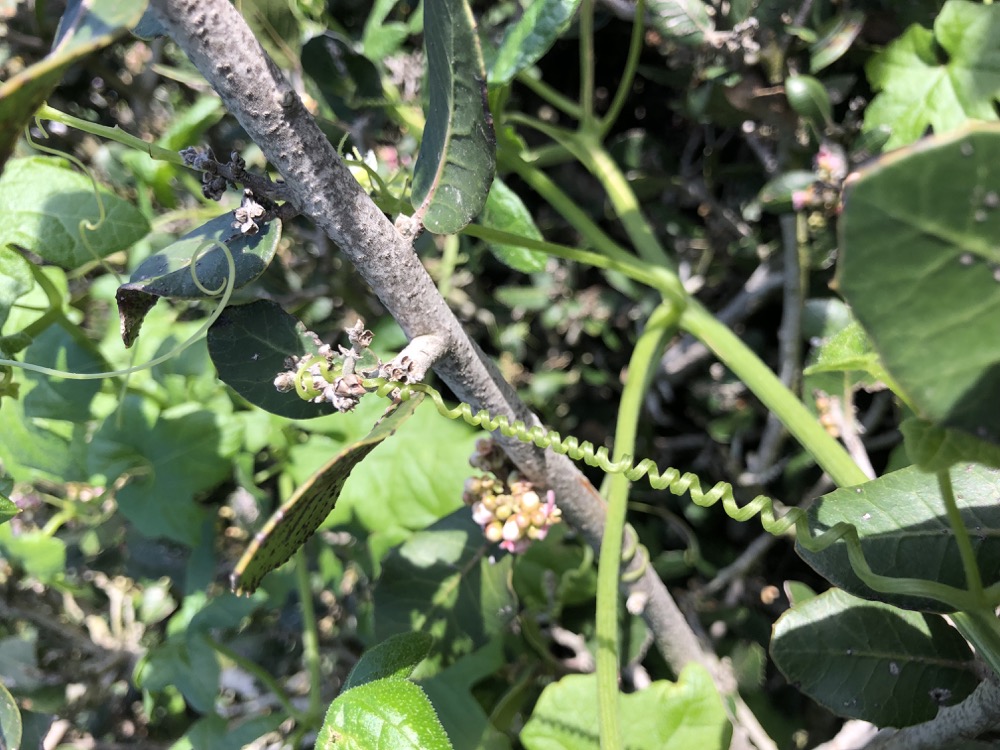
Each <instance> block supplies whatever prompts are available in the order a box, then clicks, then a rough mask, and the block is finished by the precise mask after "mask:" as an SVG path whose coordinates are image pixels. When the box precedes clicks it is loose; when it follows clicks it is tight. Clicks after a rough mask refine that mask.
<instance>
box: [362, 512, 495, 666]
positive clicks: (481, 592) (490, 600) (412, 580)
mask: <svg viewBox="0 0 1000 750" xmlns="http://www.w3.org/2000/svg"><path fill="white" fill-rule="evenodd" d="M491 547H492V545H491V544H490V543H489V542H487V541H486V540H485V539H484V538H483V536H482V531H481V529H480V528H479V526H477V525H476V524H475V523H474V522H473V520H472V516H471V513H470V512H469V510H468V509H464V508H463V509H462V510H459V511H457V512H456V513H453V514H452V515H450V516H448V517H447V518H445V519H443V520H441V521H439V522H438V523H436V524H434V525H433V526H431V527H430V528H428V529H427V530H426V531H419V532H417V533H415V534H414V535H413V536H412V537H410V539H408V540H407V541H406V542H404V543H403V544H402V545H400V546H399V547H398V548H396V549H394V550H393V551H392V552H391V553H390V554H389V555H388V557H386V559H385V561H384V562H383V566H382V576H381V579H380V582H379V585H378V587H377V588H376V589H375V632H376V634H377V636H378V637H379V638H386V637H388V636H389V635H394V634H396V633H408V632H411V631H423V632H427V633H432V634H433V635H434V637H435V639H436V641H437V643H438V644H439V646H440V648H442V649H446V651H444V652H442V653H441V654H436V655H435V656H436V659H437V662H439V663H444V664H447V663H449V662H451V661H453V660H454V659H456V658H458V657H459V656H462V655H464V654H467V653H471V652H472V651H474V650H475V649H477V648H479V647H480V646H482V645H483V644H485V643H486V642H487V641H489V640H490V638H492V637H493V636H495V635H498V634H500V633H501V632H503V631H504V629H505V628H506V627H507V623H508V622H509V621H510V619H511V618H512V617H514V614H515V599H514V596H513V593H512V592H511V590H510V584H509V579H510V569H511V556H510V555H507V556H504V557H501V558H500V559H499V560H497V561H496V562H490V559H489V557H490V556H489V555H488V554H486V552H487V550H488V549H490V548H491Z"/></svg>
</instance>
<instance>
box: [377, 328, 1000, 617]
mask: <svg viewBox="0 0 1000 750" xmlns="http://www.w3.org/2000/svg"><path fill="white" fill-rule="evenodd" d="M684 315H686V312H685V313H683V314H682V316H681V322H682V323H683V320H684ZM705 315H708V313H707V312H706V313H705ZM709 318H711V316H710V315H709ZM718 325H719V326H721V327H722V328H725V326H722V324H721V323H718ZM726 330H727V331H728V329H726ZM729 335H730V336H732V335H733V334H732V333H730V334H729ZM747 354H748V355H749V356H750V357H751V358H752V359H754V360H755V361H756V358H755V357H753V354H752V353H750V352H749V350H748V351H747ZM757 366H758V367H759V368H760V369H761V370H763V371H765V372H767V373H768V374H769V375H770V377H771V378H774V374H773V373H771V372H770V370H768V369H767V367H766V366H765V365H764V364H763V363H760V362H759V361H757ZM774 379H775V380H776V378H774ZM363 383H364V385H365V387H366V388H369V389H372V390H374V391H375V392H376V393H377V394H378V395H379V396H382V397H389V396H391V395H392V394H393V392H394V391H398V393H399V397H400V398H402V399H404V400H405V399H407V398H409V397H410V395H411V394H412V393H423V394H425V395H427V396H428V397H429V398H430V399H431V402H432V403H433V404H434V406H435V407H436V408H437V410H438V412H439V413H440V414H441V415H442V416H444V417H447V418H448V419H462V420H464V421H465V422H467V423H468V424H470V425H472V426H473V427H481V428H482V429H484V430H488V431H490V432H495V431H497V430H499V431H500V433H501V434H502V435H504V437H514V438H516V439H518V440H520V441H522V442H525V443H534V444H535V445H536V446H538V447H539V448H548V449H551V450H552V451H554V452H555V453H558V454H560V455H565V456H569V457H570V458H572V459H573V460H576V461H583V462H584V463H586V464H587V465H588V466H593V467H596V468H599V469H601V470H602V471H603V472H605V473H607V474H623V475H624V476H625V478H626V479H628V480H629V481H631V482H636V481H639V480H640V479H642V478H643V477H645V478H646V481H647V482H648V483H649V485H650V486H651V487H652V488H653V489H657V490H669V491H670V492H671V493H673V494H674V495H685V494H688V495H690V498H691V501H692V502H693V503H695V504H696V505H698V506H700V507H702V508H710V507H712V506H713V505H716V504H717V503H719V502H721V503H722V508H723V510H724V511H725V513H726V515H728V516H729V517H730V518H732V519H733V520H734V521H738V522H740V523H743V522H745V521H748V520H750V519H751V518H754V517H755V516H760V523H761V526H762V527H763V528H764V530H765V531H767V532H768V533H770V534H774V535H781V534H785V533H786V532H788V531H790V530H791V529H792V528H794V529H795V532H796V541H797V542H798V543H799V544H800V545H802V547H803V548H804V549H807V550H809V551H810V552H822V551H824V550H826V549H828V548H829V547H830V546H832V545H833V544H835V543H836V542H838V541H841V540H843V542H844V544H845V545H846V548H847V556H848V560H849V562H850V564H851V568H852V569H853V570H854V572H855V573H856V574H857V576H858V578H860V579H861V580H862V582H863V583H864V584H865V585H866V586H868V587H869V588H871V589H873V590H874V591H878V592H882V593H886V594H899V595H904V596H919V597H925V598H928V599H936V600H937V601H939V602H943V603H944V604H946V605H947V606H949V607H951V608H952V609H953V610H955V611H962V610H965V611H976V610H983V609H984V608H988V607H993V606H996V605H998V604H1000V583H995V584H993V585H992V586H989V587H988V588H986V589H983V590H982V591H981V592H970V591H968V590H966V589H960V588H956V587H954V586H949V585H947V584H944V583H939V582H937V581H928V580H923V579H919V578H894V577H892V576H884V575H880V574H878V573H875V572H874V571H873V570H872V569H871V566H870V565H869V564H868V561H867V560H866V559H865V554H864V550H863V549H862V547H861V541H860V539H859V537H858V531H857V529H856V528H855V527H854V526H853V525H852V524H849V523H845V522H839V523H837V524H836V525H834V526H833V527H831V528H829V529H827V530H825V531H823V532H822V533H820V534H813V531H812V529H811V528H810V527H809V519H808V516H807V514H806V512H805V511H804V510H802V509H801V508H790V509H789V510H788V511H787V512H786V513H785V514H784V515H783V516H780V517H779V516H775V513H774V502H773V501H772V500H771V498H769V497H767V496H766V495H758V496H757V497H755V498H753V500H750V501H749V502H747V503H746V504H745V505H742V506H741V505H740V504H739V503H738V502H737V500H736V498H735V496H734V495H733V488H732V485H730V484H729V483H728V482H718V483H716V484H715V485H713V486H712V487H710V488H709V489H707V490H705V489H703V488H702V484H701V479H700V478H699V477H698V476H697V475H696V474H693V473H691V472H685V473H681V472H680V471H679V470H678V469H675V468H667V469H665V470H663V471H661V470H660V469H659V467H658V466H657V465H656V464H655V463H654V462H653V461H651V460H650V459H643V460H642V461H639V462H635V461H634V460H633V459H632V457H630V456H627V455H625V454H624V453H623V454H621V455H620V457H619V459H618V460H617V461H612V460H611V458H610V456H609V454H608V450H607V449H606V448H604V447H603V446H602V447H599V448H595V447H594V445H593V444H592V443H590V442H586V441H585V442H580V441H579V440H577V439H576V438H575V437H572V436H569V437H566V438H563V437H562V436H561V435H560V434H559V433H558V432H556V431H555V430H546V429H545V428H544V427H542V426H540V425H535V426H532V427H528V426H527V425H525V424H524V423H523V422H521V421H517V422H513V423H511V422H510V420H509V419H507V417H506V416H503V415H500V416H496V417H494V416H491V415H490V414H489V413H488V412H486V411H484V410H482V411H479V412H473V410H472V407H471V406H469V405H468V404H464V403H463V404H459V405H458V406H456V407H454V408H449V407H448V406H447V405H446V404H445V403H444V399H443V398H442V397H441V394H439V393H438V392H437V391H436V390H435V389H434V388H432V387H431V386H429V385H426V384H424V383H410V384H407V383H396V382H387V381H385V380H384V379H380V378H373V379H370V380H365V381H363ZM800 406H801V405H800ZM802 408H803V409H804V408H805V407H802ZM827 438H828V439H831V438H829V436H827ZM841 450H842V449H841ZM845 455H846V454H845ZM851 465H852V466H853V463H852V464H851ZM853 471H854V472H860V470H859V469H858V468H857V467H856V466H854V469H853ZM862 479H864V477H863V476H862ZM858 483H860V482H855V484H858Z"/></svg>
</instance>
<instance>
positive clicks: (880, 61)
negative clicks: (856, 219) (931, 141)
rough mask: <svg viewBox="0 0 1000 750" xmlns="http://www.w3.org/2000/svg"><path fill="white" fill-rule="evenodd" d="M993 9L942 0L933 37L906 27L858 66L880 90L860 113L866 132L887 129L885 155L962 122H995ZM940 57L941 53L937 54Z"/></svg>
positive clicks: (999, 87)
mask: <svg viewBox="0 0 1000 750" xmlns="http://www.w3.org/2000/svg"><path fill="white" fill-rule="evenodd" d="M998 36H1000V5H984V4H980V3H973V2H968V1H967V0H949V2H947V3H945V4H944V8H943V9H942V10H941V13H940V15H938V17H937V19H936V20H935V21H934V31H933V32H932V31H930V30H928V29H925V28H922V27H920V26H911V27H910V28H908V29H907V30H906V31H905V32H904V33H903V35H902V36H901V37H899V38H898V39H896V40H895V41H894V42H892V43H891V44H890V45H889V46H888V47H886V48H885V50H884V51H882V52H881V53H880V54H878V55H876V56H875V57H873V58H872V59H871V61H870V62H869V63H868V65H867V66H866V67H865V72H866V73H867V74H868V80H869V82H870V83H871V85H872V88H874V89H875V90H881V92H882V93H880V94H879V95H878V96H876V97H875V98H874V99H873V100H872V103H871V105H870V106H869V107H868V109H867V111H866V112H865V129H866V130H870V129H872V128H874V127H877V126H880V125H888V126H889V127H890V128H892V137H891V138H890V139H889V142H888V143H887V144H886V147H887V148H896V147H897V146H903V145H906V144H908V143H912V142H913V141H915V140H917V139H918V138H920V137H921V136H922V135H923V134H924V131H925V130H926V129H927V127H928V126H931V127H933V128H934V132H935V133H945V132H947V131H949V130H952V129H953V128H956V127H958V126H959V125H961V124H962V123H964V122H965V121H966V120H969V119H975V120H996V119H997V112H996V103H995V102H996V99H997V97H998V95H1000V48H998V47H997V44H996V40H997V38H998ZM941 50H943V51H944V54H943V55H942V54H941V52H940V51H941Z"/></svg>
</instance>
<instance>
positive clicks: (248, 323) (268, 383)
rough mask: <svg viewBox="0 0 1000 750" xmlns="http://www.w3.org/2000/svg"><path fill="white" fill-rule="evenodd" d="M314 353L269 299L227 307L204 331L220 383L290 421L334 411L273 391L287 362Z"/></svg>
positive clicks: (311, 342) (309, 339) (309, 340)
mask: <svg viewBox="0 0 1000 750" xmlns="http://www.w3.org/2000/svg"><path fill="white" fill-rule="evenodd" d="M318 351H319V347H318V346H317V345H316V339H315V337H313V336H310V335H309V334H307V333H306V330H305V326H303V325H302V323H300V322H299V321H298V320H296V319H295V318H294V317H293V316H292V315H289V314H288V313H286V312H285V311H284V310H282V309H281V306H280V305H278V304H276V303H274V302H271V301H269V300H257V301H256V302H251V303H250V304H249V305H236V306H233V307H227V308H226V309H225V310H224V311H223V312H222V315H220V316H219V318H218V320H216V321H215V323H214V324H213V325H212V327H211V328H209V330H208V352H209V354H210V355H211V357H212V362H213V364H215V369H216V370H218V371H219V378H220V379H221V380H222V382H224V383H225V384H226V385H228V386H229V387H230V388H232V389H233V390H234V391H236V392H237V393H239V394H240V395H241V396H242V397H243V398H245V399H246V400H247V401H249V402H250V403H252V404H253V405H254V406H258V407H260V408H261V409H266V410H267V411H269V412H271V413H272V414H280V415H281V416H283V417H290V418H291V419H309V418H311V417H320V416H323V415H324V414H331V413H333V411H334V409H333V406H332V405H331V404H330V403H328V402H323V403H319V404H317V403H313V402H311V401H303V400H302V399H301V398H299V397H298V395H296V393H295V392H294V391H291V392H280V391H278V389H277V388H275V387H274V378H275V376H277V375H278V373H280V372H283V371H285V369H286V366H285V360H286V359H287V358H288V357H293V356H294V357H301V356H303V355H304V354H307V353H308V354H316V353H317V352H318Z"/></svg>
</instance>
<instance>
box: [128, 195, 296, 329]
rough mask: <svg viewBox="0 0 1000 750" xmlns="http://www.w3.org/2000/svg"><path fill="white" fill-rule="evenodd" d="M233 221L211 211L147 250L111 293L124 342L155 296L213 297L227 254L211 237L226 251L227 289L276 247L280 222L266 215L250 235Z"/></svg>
mask: <svg viewBox="0 0 1000 750" xmlns="http://www.w3.org/2000/svg"><path fill="white" fill-rule="evenodd" d="M233 224H234V221H233V214H231V213H226V214H222V215H221V216H217V217H215V218H214V219H212V220H211V221H209V222H206V223H205V224H202V225H201V226H200V227H198V228H197V229H195V230H193V231H191V232H188V233H187V234H186V235H184V236H183V237H181V238H180V239H179V240H177V242H174V243H172V244H171V245H170V246H168V247H167V248H166V249H164V250H161V251H160V252H158V253H156V254H155V255H151V256H149V257H148V258H146V260H144V261H143V262H142V263H141V264H140V265H139V267H138V268H137V269H135V271H133V273H132V276H131V278H130V280H129V283H127V284H123V285H122V286H121V287H119V289H118V294H117V299H118V312H119V315H120V316H121V319H122V340H123V341H124V342H125V346H131V345H132V344H133V343H134V341H135V339H136V338H137V337H138V335H139V327H140V326H141V325H142V319H143V318H144V317H145V315H146V312H148V311H149V309H150V308H151V307H152V306H153V305H154V304H155V303H156V300H157V299H159V298H160V297H170V298H173V299H214V298H216V296H217V295H218V294H220V293H221V292H222V290H223V289H225V288H226V283H227V281H228V279H229V259H228V258H227V257H226V253H225V252H224V251H223V249H222V248H221V247H219V245H217V244H216V243H217V242H218V243H221V244H223V245H224V246H225V247H226V248H228V250H229V253H230V254H231V255H232V259H233V263H234V265H235V269H236V274H235V280H234V282H233V289H241V288H242V287H244V286H246V285H247V284H249V283H250V282H251V281H253V280H254V279H256V278H257V277H258V276H260V275H261V274H262V273H264V269H266V268H267V266H268V264H269V263H270V262H271V259H272V258H274V254H275V252H277V249H278V241H279V240H280V239H281V222H280V221H279V220H278V219H275V220H273V221H269V222H267V223H266V224H265V225H264V226H263V227H262V228H261V231H260V232H258V233H257V234H253V235H247V234H243V233H242V232H241V231H240V229H239V227H234V226H233ZM195 279H197V281H198V282H200V285H201V287H199V285H198V283H196V282H195ZM206 290H207V291H206Z"/></svg>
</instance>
